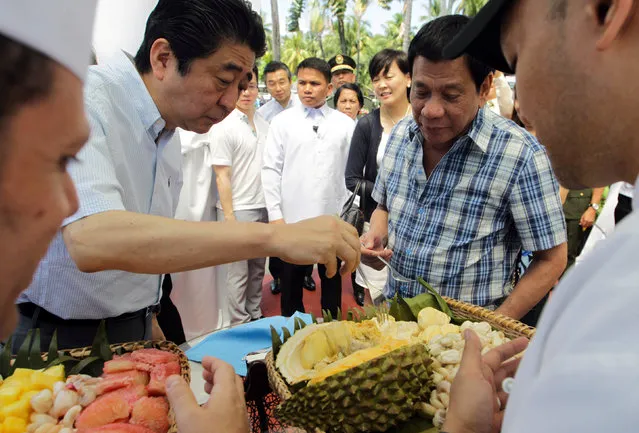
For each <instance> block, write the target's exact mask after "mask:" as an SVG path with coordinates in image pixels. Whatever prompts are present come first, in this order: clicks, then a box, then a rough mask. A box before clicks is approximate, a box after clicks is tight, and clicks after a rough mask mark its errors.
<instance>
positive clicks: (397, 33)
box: [384, 13, 404, 49]
mask: <svg viewBox="0 0 639 433" xmlns="http://www.w3.org/2000/svg"><path fill="white" fill-rule="evenodd" d="M403 22H404V16H403V15H402V14H401V13H395V14H393V17H392V19H391V20H389V21H387V22H386V24H384V36H385V37H386V39H387V40H388V47H387V48H393V49H400V48H401V47H402V42H403V38H402V32H403V25H404V24H403Z"/></svg>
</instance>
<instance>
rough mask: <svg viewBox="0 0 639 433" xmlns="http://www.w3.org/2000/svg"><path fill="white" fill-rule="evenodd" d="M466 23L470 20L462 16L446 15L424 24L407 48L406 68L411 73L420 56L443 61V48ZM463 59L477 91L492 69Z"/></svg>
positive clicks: (467, 57)
mask: <svg viewBox="0 0 639 433" xmlns="http://www.w3.org/2000/svg"><path fill="white" fill-rule="evenodd" d="M468 21H470V18H468V17H466V16H464V15H447V16H443V17H440V18H437V19H434V20H432V21H429V22H428V23H426V24H424V25H423V26H422V28H421V29H419V32H417V35H415V37H414V38H413V40H412V41H411V43H410V47H409V48H408V66H409V67H410V70H411V73H412V71H413V65H414V64H415V59H416V58H417V56H422V57H424V58H426V59H428V60H430V61H431V62H439V61H443V60H445V59H444V56H443V55H442V51H443V50H444V47H445V46H446V45H447V44H448V43H449V42H450V41H452V40H453V38H454V37H455V36H456V35H457V33H459V31H460V30H461V29H462V28H463V27H464V26H465V25H466V23H468ZM464 57H465V58H466V63H467V64H468V69H469V70H470V75H471V76H472V77H473V81H474V82H475V86H476V87H477V91H479V89H480V88H481V85H482V83H483V82H484V80H485V79H486V77H487V76H488V74H490V73H491V72H494V69H492V68H490V67H489V66H486V65H484V64H483V63H481V62H479V61H478V60H475V59H474V58H473V57H471V56H469V55H464Z"/></svg>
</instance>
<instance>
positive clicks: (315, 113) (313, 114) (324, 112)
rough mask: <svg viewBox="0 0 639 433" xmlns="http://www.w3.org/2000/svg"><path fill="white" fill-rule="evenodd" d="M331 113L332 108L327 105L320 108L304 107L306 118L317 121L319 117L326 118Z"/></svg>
mask: <svg viewBox="0 0 639 433" xmlns="http://www.w3.org/2000/svg"><path fill="white" fill-rule="evenodd" d="M329 112H330V108H329V107H328V105H327V104H326V103H324V104H322V106H321V107H319V108H311V107H304V117H307V118H308V117H310V118H311V119H316V118H318V117H324V118H326V117H327V116H328V114H329Z"/></svg>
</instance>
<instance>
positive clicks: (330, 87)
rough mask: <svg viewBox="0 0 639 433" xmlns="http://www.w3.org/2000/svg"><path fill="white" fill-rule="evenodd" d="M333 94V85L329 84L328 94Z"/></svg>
mask: <svg viewBox="0 0 639 433" xmlns="http://www.w3.org/2000/svg"><path fill="white" fill-rule="evenodd" d="M331 93H333V83H331V82H329V83H328V94H329V95H330V94H331Z"/></svg>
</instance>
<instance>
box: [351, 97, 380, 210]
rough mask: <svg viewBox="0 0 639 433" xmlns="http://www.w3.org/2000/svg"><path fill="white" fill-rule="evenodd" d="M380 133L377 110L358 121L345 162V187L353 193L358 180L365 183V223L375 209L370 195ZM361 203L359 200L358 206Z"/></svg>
mask: <svg viewBox="0 0 639 433" xmlns="http://www.w3.org/2000/svg"><path fill="white" fill-rule="evenodd" d="M382 132H384V129H383V128H382V122H381V120H380V112H379V108H378V109H376V110H373V111H372V112H371V113H370V114H367V115H366V116H364V117H362V118H361V119H359V121H358V122H357V126H356V127H355V131H354V132H353V138H352V139H351V149H350V152H349V153H348V161H347V162H346V187H347V188H348V189H349V190H350V191H353V190H355V186H356V185H357V182H358V181H359V180H362V179H363V180H364V181H365V182H364V185H365V188H364V190H365V193H366V197H365V209H364V217H365V219H366V221H370V219H371V215H372V214H373V211H374V210H375V208H376V207H377V203H376V202H375V201H373V198H372V197H371V194H372V192H373V187H374V186H375V179H376V178H377V149H378V148H379V143H380V141H381V140H382ZM364 169H366V176H364ZM360 197H361V192H360ZM361 203H362V202H361V200H360V206H361Z"/></svg>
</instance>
